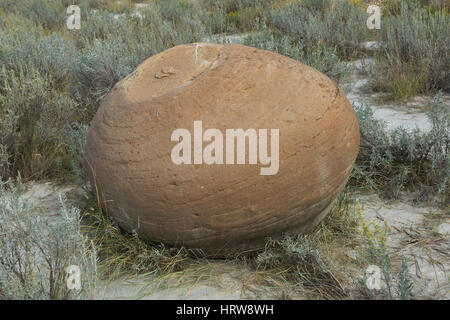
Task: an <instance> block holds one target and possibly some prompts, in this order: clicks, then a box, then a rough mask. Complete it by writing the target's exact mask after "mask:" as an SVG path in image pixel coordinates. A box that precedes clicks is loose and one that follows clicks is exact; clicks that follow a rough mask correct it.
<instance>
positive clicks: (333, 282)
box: [254, 235, 347, 299]
mask: <svg viewBox="0 0 450 320" xmlns="http://www.w3.org/2000/svg"><path fill="white" fill-rule="evenodd" d="M254 263H255V268H256V270H259V271H270V273H275V274H277V275H278V276H279V277H282V278H283V280H284V281H288V282H291V283H292V282H293V283H296V284H297V285H298V286H299V287H301V288H304V289H306V290H309V291H310V292H311V293H312V294H314V295H316V296H318V297H323V298H327V299H341V298H345V297H346V296H347V293H346V290H345V289H344V288H343V287H342V286H341V284H340V283H339V281H338V280H337V278H336V277H335V276H334V274H333V272H332V270H331V268H330V266H329V264H328V262H327V261H326V260H325V259H324V258H323V256H322V255H321V253H320V251H319V250H318V249H317V248H315V247H313V246H312V243H311V242H310V240H309V239H308V237H307V236H305V235H299V236H297V237H291V236H287V235H285V236H284V237H283V238H282V239H280V240H273V239H268V241H267V242H266V246H265V248H264V250H263V251H262V252H261V253H259V254H258V255H257V256H256V258H255V260H254Z"/></svg>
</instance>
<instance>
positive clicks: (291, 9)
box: [268, 1, 369, 58]
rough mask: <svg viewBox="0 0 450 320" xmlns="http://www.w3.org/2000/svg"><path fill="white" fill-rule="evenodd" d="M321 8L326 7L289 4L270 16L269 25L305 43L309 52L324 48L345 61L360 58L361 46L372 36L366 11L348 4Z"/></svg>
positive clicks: (318, 4) (296, 3) (338, 3)
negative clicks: (367, 24) (332, 50)
mask: <svg viewBox="0 0 450 320" xmlns="http://www.w3.org/2000/svg"><path fill="white" fill-rule="evenodd" d="M313 3H315V4H314V5H313ZM325 3H327V2H326V1H325ZM321 7H322V4H320V3H316V2H310V3H309V2H308V3H306V4H303V3H302V2H299V1H296V2H293V3H288V4H285V5H283V6H282V7H280V8H277V9H274V10H273V11H271V12H270V14H269V15H268V25H269V27H270V28H273V29H275V30H278V31H279V32H281V33H282V34H284V35H288V36H290V37H291V38H293V39H295V40H296V41H301V42H302V43H303V45H304V46H305V48H306V49H307V52H312V51H313V50H314V49H315V48H316V47H317V46H318V45H322V46H324V47H325V48H335V49H336V51H337V53H338V54H339V56H340V57H343V58H350V57H354V56H357V55H358V54H359V53H360V50H359V48H360V43H361V42H362V41H363V40H365V39H367V38H368V36H369V31H368V29H367V28H366V19H367V14H366V12H365V11H364V9H363V8H362V7H360V6H355V5H352V4H351V3H349V2H347V1H339V2H337V3H336V5H335V6H333V7H332V8H330V9H326V10H325V9H324V10H323V11H317V10H319V9H320V8H321Z"/></svg>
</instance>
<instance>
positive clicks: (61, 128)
mask: <svg viewBox="0 0 450 320" xmlns="http://www.w3.org/2000/svg"><path fill="white" fill-rule="evenodd" d="M2 79H3V83H2V86H1V87H2V91H1V92H0V132H1V135H0V145H1V146H2V147H1V148H0V150H2V154H3V156H2V157H3V160H1V161H0V162H1V163H2V164H3V166H2V171H1V172H0V176H3V177H9V176H13V177H15V176H16V175H17V173H18V172H20V173H21V174H22V175H23V176H24V177H25V178H34V179H38V178H45V177H55V176H57V175H58V173H61V172H65V171H66V170H67V169H68V166H69V163H70V158H69V155H68V154H67V149H66V145H65V138H66V135H67V132H68V130H69V129H70V122H71V121H72V119H73V117H74V115H75V112H76V104H75V102H74V101H73V100H72V99H71V98H70V97H69V96H68V94H66V93H61V92H59V91H57V90H54V85H53V82H52V79H50V78H48V77H47V78H45V77H43V76H41V75H40V74H39V73H38V72H37V71H34V70H33V69H31V70H30V71H29V72H28V74H27V75H25V74H24V73H23V72H21V71H20V70H19V72H18V74H17V75H16V73H15V72H13V71H11V70H10V71H6V70H5V68H3V71H2ZM5 158H6V160H5Z"/></svg>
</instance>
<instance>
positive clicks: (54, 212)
mask: <svg viewBox="0 0 450 320" xmlns="http://www.w3.org/2000/svg"><path fill="white" fill-rule="evenodd" d="M27 187H28V191H27V192H26V193H25V194H24V195H23V196H22V198H23V199H24V200H27V201H30V202H31V203H32V204H33V206H34V208H35V209H36V212H40V213H41V214H44V215H45V216H48V217H51V218H52V219H54V221H57V219H58V215H59V213H58V211H59V208H60V202H59V200H58V194H63V195H66V197H67V198H68V200H69V203H72V204H73V205H77V204H79V202H80V201H82V199H83V194H84V191H83V190H82V189H81V188H79V187H76V186H57V185H55V184H53V183H51V182H44V183H37V182H32V183H29V184H28V186H27ZM354 197H355V199H359V201H360V203H361V206H362V208H363V215H364V218H365V219H366V220H367V221H369V222H371V221H372V220H376V221H377V222H378V223H380V222H381V223H382V221H384V220H385V221H387V223H388V225H389V233H388V241H387V245H388V248H389V252H390V255H391V258H392V263H393V272H394V274H395V273H397V272H398V271H399V270H400V265H401V256H406V257H408V261H409V264H408V266H409V271H410V276H411V278H412V280H413V281H414V291H413V294H414V296H415V298H419V299H430V298H432V299H449V298H450V281H449V274H450V273H449V272H450V270H449V268H450V257H449V254H450V250H449V249H450V234H449V233H450V213H449V212H444V211H443V210H440V209H437V208H433V207H428V206H415V205H412V204H411V199H407V198H404V199H402V200H396V201H391V202H386V201H384V200H382V199H380V198H379V197H378V196H377V195H375V194H357V195H354ZM346 254H347V255H348V256H349V257H353V258H354V259H357V253H356V252H355V251H354V250H352V249H348V252H347V253H346ZM342 269H344V270H347V271H346V272H347V274H346V278H348V279H349V282H348V283H344V284H343V285H344V286H345V287H347V288H349V289H350V290H351V289H352V288H353V287H354V284H355V283H354V282H355V280H357V279H358V278H359V277H361V276H362V275H363V270H356V269H355V268H354V267H349V268H347V266H342ZM262 276H263V275H261V274H256V273H255V272H254V271H252V270H250V269H247V268H245V267H243V266H242V264H238V263H234V262H232V261H222V260H208V261H205V262H202V263H199V264H198V265H195V266H193V267H192V268H189V269H187V270H184V271H182V272H178V273H174V274H170V275H168V276H158V275H147V276H138V277H131V278H130V277H127V278H122V279H118V280H114V281H110V282H107V281H99V282H98V286H97V289H96V291H95V293H94V298H95V299H188V300H190V299H193V300H197V299H232V300H235V299H286V298H289V299H306V298H307V294H305V293H304V292H302V290H301V289H300V288H298V287H295V285H294V284H292V285H287V284H284V285H283V286H278V285H276V284H274V285H273V286H271V285H268V284H267V283H264V284H261V281H260V280H261V277H262Z"/></svg>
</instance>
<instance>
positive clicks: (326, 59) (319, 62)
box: [244, 30, 350, 82]
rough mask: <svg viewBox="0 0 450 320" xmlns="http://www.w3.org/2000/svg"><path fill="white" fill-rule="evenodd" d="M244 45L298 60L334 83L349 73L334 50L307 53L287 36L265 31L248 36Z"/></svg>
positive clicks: (346, 64)
mask: <svg viewBox="0 0 450 320" xmlns="http://www.w3.org/2000/svg"><path fill="white" fill-rule="evenodd" d="M244 44H246V45H248V46H252V47H256V48H260V49H264V50H270V51H274V52H277V53H280V54H282V55H285V56H287V57H290V58H292V59H295V60H298V61H300V62H302V63H304V64H306V65H309V66H311V67H313V68H316V69H317V70H319V71H320V72H323V73H325V74H326V75H327V76H329V77H330V78H331V79H333V80H335V81H336V82H339V81H341V80H343V79H345V78H346V77H347V76H348V75H349V73H350V65H349V64H348V63H346V62H343V61H341V60H340V59H339V57H338V56H337V54H336V52H335V50H333V49H330V48H324V47H322V46H319V47H316V48H315V49H313V50H312V51H311V52H310V53H307V51H309V50H311V49H309V50H306V49H305V47H304V46H303V44H302V42H296V41H295V40H293V39H292V38H290V37H288V36H280V35H277V34H273V33H270V32H268V31H267V30H264V31H263V32H260V33H255V34H250V35H249V36H248V37H246V38H245V40H244Z"/></svg>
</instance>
